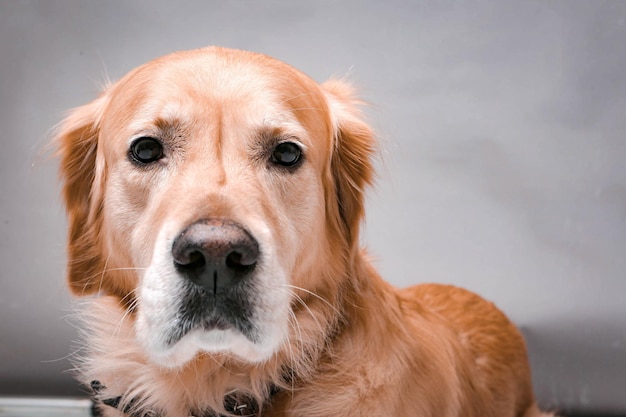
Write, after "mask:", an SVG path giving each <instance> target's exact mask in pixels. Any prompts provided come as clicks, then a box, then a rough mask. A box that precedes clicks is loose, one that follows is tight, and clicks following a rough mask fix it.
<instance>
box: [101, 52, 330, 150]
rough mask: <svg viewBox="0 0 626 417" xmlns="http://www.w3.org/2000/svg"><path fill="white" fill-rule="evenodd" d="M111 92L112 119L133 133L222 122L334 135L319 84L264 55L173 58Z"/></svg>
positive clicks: (122, 82) (129, 77)
mask: <svg viewBox="0 0 626 417" xmlns="http://www.w3.org/2000/svg"><path fill="white" fill-rule="evenodd" d="M112 90H113V91H112V94H111V103H110V107H109V108H110V112H111V113H113V114H114V117H112V118H111V119H113V120H117V121H124V122H123V123H125V125H124V126H123V127H124V128H127V129H130V130H133V129H141V128H143V127H144V126H145V125H146V124H148V123H153V122H154V121H155V120H173V119H176V120H179V121H181V122H182V123H185V122H187V121H190V122H193V123H196V124H197V123H202V122H206V123H210V122H211V121H212V120H216V119H218V118H219V119H220V121H221V122H222V123H225V124H227V125H230V126H235V125H236V126H246V125H263V126H266V127H272V126H277V127H285V126H286V127H288V128H290V129H292V130H294V131H297V130H303V131H306V132H309V134H313V135H315V136H321V137H326V138H328V137H330V130H331V127H330V125H331V123H330V120H329V115H328V107H327V104H326V101H325V99H324V96H323V94H322V92H321V90H320V87H319V86H318V84H317V83H315V82H314V81H312V80H311V79H310V78H308V77H307V76H306V75H304V74H302V73H300V72H299V71H297V70H295V69H294V68H292V67H290V66H288V65H286V64H284V63H282V62H279V61H276V60H274V59H271V58H268V57H265V56H261V55H256V54H250V53H247V52H234V53H227V54H219V53H216V52H215V51H210V52H202V51H191V52H187V53H181V54H175V55H170V56H167V57H164V58H161V59H159V60H156V61H152V62H150V63H148V64H146V65H144V66H142V67H139V68H138V69H136V70H135V71H133V72H131V73H130V74H128V75H127V76H126V77H124V78H123V79H122V80H120V82H118V83H117V84H116V85H114V86H113V89H112ZM181 119H182V120H181ZM186 119H187V120H186ZM118 127H120V128H121V127H122V126H118Z"/></svg>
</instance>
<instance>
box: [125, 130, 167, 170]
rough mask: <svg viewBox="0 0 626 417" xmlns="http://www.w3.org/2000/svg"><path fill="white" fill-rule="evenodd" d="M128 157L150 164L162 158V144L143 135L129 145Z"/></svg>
mask: <svg viewBox="0 0 626 417" xmlns="http://www.w3.org/2000/svg"><path fill="white" fill-rule="evenodd" d="M129 155H130V157H131V158H132V159H133V160H134V161H136V162H139V163H141V164H150V163H152V162H155V161H158V160H159V159H161V158H163V145H161V142H160V141H159V140H158V139H155V138H151V137H148V136H144V137H141V138H138V139H135V140H134V141H133V143H132V144H131V145H130V150H129Z"/></svg>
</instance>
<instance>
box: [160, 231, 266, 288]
mask: <svg viewBox="0 0 626 417" xmlns="http://www.w3.org/2000/svg"><path fill="white" fill-rule="evenodd" d="M172 256H173V258H174V265H175V267H176V269H177V270H178V271H179V272H180V273H181V274H182V275H183V276H184V277H186V278H188V279H189V280H190V281H192V282H193V283H195V284H196V285H199V286H201V287H203V288H204V289H206V290H207V291H209V292H212V293H214V294H216V293H217V292H219V291H220V290H224V289H228V288H231V287H233V286H235V285H237V284H238V283H239V282H241V281H242V280H243V279H244V278H245V277H246V276H248V275H249V274H250V273H251V272H252V271H253V270H254V268H255V266H256V264H257V261H258V259H259V244H258V243H257V241H256V240H255V239H254V238H253V237H252V235H250V233H248V232H247V231H246V230H245V229H244V228H243V227H241V226H240V225H239V224H237V223H235V222H232V221H229V220H225V219H205V220H200V221H197V222H195V223H193V224H191V225H190V226H189V227H187V228H186V229H185V230H183V231H182V233H181V234H180V235H178V237H177V238H176V239H175V240H174V244H173V245H172Z"/></svg>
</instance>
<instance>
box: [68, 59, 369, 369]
mask: <svg viewBox="0 0 626 417" xmlns="http://www.w3.org/2000/svg"><path fill="white" fill-rule="evenodd" d="M357 105H358V101H357V100H356V99H355V98H354V97H353V96H352V92H351V89H350V88H349V87H348V86H346V85H344V84H343V83H341V82H338V81H331V82H327V83H325V84H323V85H319V84H317V83H315V82H314V81H312V80H311V79H310V78H308V77H307V76H305V75H304V74H302V73H300V72H299V71H297V70H295V69H293V68H292V67H290V66H288V65H286V64H284V63H281V62H279V61H276V60H274V59H271V58H269V57H266V56H263V55H258V54H253V53H248V52H242V51H233V50H225V49H219V48H207V49H201V50H196V51H189V52H182V53H176V54H172V55H169V56H166V57H164V58H161V59H158V60H155V61H152V62H150V63H148V64H146V65H143V66H141V67H139V68H137V69H136V70H134V71H132V72H131V73H129V74H128V75H126V76H125V77H124V78H122V79H121V80H120V81H118V82H117V83H115V84H113V85H111V86H110V87H108V88H107V89H106V91H104V93H103V94H102V95H101V96H100V97H99V98H98V99H96V100H95V101H93V102H91V103H89V104H87V105H85V106H83V107H80V108H78V109H76V110H74V111H73V112H72V113H71V114H70V115H69V117H68V118H67V119H66V120H65V121H64V122H63V123H62V125H61V127H60V129H59V132H58V137H57V141H58V146H59V153H60V155H61V175H62V179H63V183H64V188H63V196H64V199H65V203H66V206H67V211H68V218H69V236H68V252H69V262H68V280H69V285H70V288H71V290H72V291H73V292H74V293H75V294H78V295H87V294H93V293H100V294H107V295H113V296H116V297H118V298H119V300H120V302H121V305H123V306H125V308H128V310H129V314H131V315H133V317H134V320H135V323H136V324H135V328H136V334H137V339H138V340H139V341H140V343H141V345H142V346H143V347H144V349H145V350H146V353H147V354H148V356H149V357H150V358H151V360H152V361H154V362H156V363H159V364H161V365H166V366H170V367H176V366H180V365H182V364H183V363H185V362H186V361H188V360H190V359H191V358H192V357H194V356H195V355H196V354H197V353H199V352H224V353H227V354H233V355H235V356H237V357H239V358H241V359H243V360H245V361H248V362H261V361H264V360H266V359H268V358H269V357H271V356H272V354H274V353H275V352H277V351H278V350H280V348H281V346H283V345H284V344H285V343H286V340H287V339H288V338H289V337H290V334H292V333H293V331H295V330H294V329H293V327H294V325H293V321H294V320H296V321H297V320H298V317H299V314H305V315H306V314H315V312H314V311H313V312H311V309H314V308H316V307H315V305H316V304H315V303H316V302H317V300H318V299H321V298H324V302H322V303H318V304H319V305H323V304H325V303H326V302H329V303H330V304H333V301H334V300H335V299H336V298H337V297H338V294H339V293H340V292H341V286H342V285H343V282H344V280H346V279H347V276H348V275H349V272H350V268H351V262H352V259H353V258H354V256H355V254H356V253H357V251H358V228H359V222H360V220H361V217H362V215H363V188H364V187H365V186H366V185H367V184H369V183H370V182H371V179H372V165H371V156H372V152H373V137H372V132H371V130H370V129H369V127H368V126H367V125H366V124H365V123H364V122H363V121H362V119H361V115H360V113H359V111H358V110H357Z"/></svg>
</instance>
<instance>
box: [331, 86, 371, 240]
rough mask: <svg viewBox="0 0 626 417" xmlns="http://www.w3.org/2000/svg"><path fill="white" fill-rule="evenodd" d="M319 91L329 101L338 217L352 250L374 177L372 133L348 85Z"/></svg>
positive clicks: (332, 168) (332, 162)
mask: <svg viewBox="0 0 626 417" xmlns="http://www.w3.org/2000/svg"><path fill="white" fill-rule="evenodd" d="M322 88H323V90H324V91H325V92H326V96H327V98H328V102H329V106H330V112H331V119H332V124H333V129H334V133H333V136H334V144H333V151H332V152H333V153H332V158H331V161H330V163H331V170H332V176H333V178H334V183H335V184H334V186H335V191H336V194H337V202H338V209H339V216H340V218H341V223H343V228H344V233H345V236H346V237H347V239H348V243H349V244H350V246H351V247H352V248H354V247H355V246H356V245H357V244H358V235H359V233H358V231H359V224H360V222H361V219H362V218H363V214H364V204H365V202H364V190H365V188H366V187H367V186H368V185H371V183H372V181H373V178H374V167H373V162H372V158H373V155H374V152H375V139H374V132H373V131H372V129H371V128H370V127H369V125H368V124H367V123H366V122H365V121H364V118H363V114H362V112H361V110H360V107H361V106H362V104H363V103H362V101H360V100H359V99H357V98H356V97H355V95H354V91H353V88H352V87H351V86H350V85H349V84H346V83H345V82H342V81H338V80H329V81H327V82H325V83H324V84H323V85H322Z"/></svg>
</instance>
